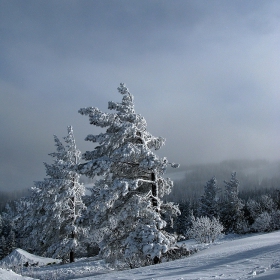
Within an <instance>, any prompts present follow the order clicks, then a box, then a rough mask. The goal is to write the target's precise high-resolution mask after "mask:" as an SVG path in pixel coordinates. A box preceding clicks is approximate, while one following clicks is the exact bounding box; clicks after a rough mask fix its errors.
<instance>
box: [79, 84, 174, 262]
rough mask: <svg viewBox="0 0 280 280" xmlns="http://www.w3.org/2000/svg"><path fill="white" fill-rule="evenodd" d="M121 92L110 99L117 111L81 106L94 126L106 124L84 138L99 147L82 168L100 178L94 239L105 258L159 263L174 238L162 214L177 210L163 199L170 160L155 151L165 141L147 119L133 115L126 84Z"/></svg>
mask: <svg viewBox="0 0 280 280" xmlns="http://www.w3.org/2000/svg"><path fill="white" fill-rule="evenodd" d="M118 91H119V93H120V94H121V95H122V96H123V98H122V101H121V103H116V102H109V106H108V108H109V109H110V110H114V111H116V112H113V113H105V112H102V111H100V110H99V109H98V108H93V107H88V108H82V109H80V110H79V113H80V114H82V115H87V116H89V121H90V124H92V125H95V126H98V127H101V128H105V127H106V128H107V130H106V132H105V133H100V134H99V135H88V136H87V137H86V141H91V142H93V143H94V144H95V145H96V147H95V149H94V150H93V151H88V152H86V153H84V154H83V159H84V160H85V161H86V162H85V163H84V164H81V165H80V166H79V170H80V172H81V173H82V174H85V175H86V176H88V177H91V178H93V177H95V176H100V179H99V180H97V182H96V183H95V185H94V187H93V189H92V200H93V202H92V204H91V205H90V206H89V208H88V210H89V215H88V217H89V219H90V223H91V227H92V233H93V236H94V240H95V241H96V242H98V243H99V245H100V249H101V254H102V255H103V256H104V257H105V258H106V259H107V260H110V261H115V260H117V259H118V260H126V261H129V262H130V263H132V262H133V260H132V259H133V258H137V259H139V260H145V259H147V258H149V259H152V260H154V262H157V261H159V259H160V257H161V255H162V253H164V252H166V251H167V250H168V249H169V248H170V246H172V245H173V244H174V243H175V241H176V240H175V237H174V236H173V235H171V234H168V233H167V232H165V231H164V227H165V226H166V222H165V221H164V220H163V219H162V216H161V214H162V213H163V212H165V214H168V215H169V216H170V215H176V214H177V213H178V212H179V210H178V208H177V207H176V206H175V205H173V204H172V203H167V204H164V203H163V202H162V200H161V198H162V197H163V196H164V195H166V194H169V193H170V191H171V189H172V186H173V183H172V181H171V180H170V179H168V178H167V179H165V178H163V175H164V173H165V171H166V168H167V166H168V161H167V159H166V158H162V159H161V158H159V157H157V156H156V155H155V154H154V153H153V152H152V150H151V149H155V150H158V149H160V148H161V147H162V145H163V144H164V143H165V139H163V138H162V137H154V136H152V135H151V134H150V133H149V132H148V131H147V129H146V128H147V123H146V120H145V119H144V118H143V117H142V116H141V115H140V114H136V113H135V110H134V103H133V96H132V94H131V93H130V92H129V90H128V88H127V87H126V86H125V85H124V84H120V87H118ZM171 166H172V167H178V165H176V164H171Z"/></svg>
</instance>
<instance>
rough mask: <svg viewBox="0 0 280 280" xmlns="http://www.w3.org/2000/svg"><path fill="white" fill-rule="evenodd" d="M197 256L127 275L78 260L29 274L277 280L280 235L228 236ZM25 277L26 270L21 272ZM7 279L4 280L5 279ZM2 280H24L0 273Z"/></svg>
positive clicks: (279, 275)
mask: <svg viewBox="0 0 280 280" xmlns="http://www.w3.org/2000/svg"><path fill="white" fill-rule="evenodd" d="M205 248H206V249H203V250H201V251H199V252H198V253H196V254H194V255H192V256H190V257H187V258H184V259H181V260H177V261H173V262H168V263H162V264H159V265H153V266H148V267H143V268H137V269H132V270H126V271H112V270H110V269H109V268H108V267H107V266H106V264H105V263H104V262H103V261H102V260H97V259H94V258H91V259H84V260H79V261H77V262H76V263H74V264H66V265H53V266H45V267H40V268H34V269H33V271H29V273H30V274H28V275H29V276H32V277H33V279H61V280H62V279H83V280H89V279H102V280H106V279H107V280H109V279H110V280H113V279H122V280H125V279H127V280H128V279H129V280H131V279H135V280H138V279H150V280H152V279H154V280H156V279H165V280H167V279H168V280H169V279H170V280H171V279H177V280H179V279H180V280H183V279H191V280H195V279H197V280H198V279H200V280H210V279H258V280H261V279H266V280H279V279H280V231H276V232H272V233H267V234H255V235H243V236H227V237H226V238H224V239H222V240H220V241H219V242H217V243H215V244H212V245H207V246H205ZM23 272H24V275H27V272H28V271H27V270H26V269H25V270H23ZM5 277H6V278H5ZM0 279H1V280H6V279H9V280H15V279H17V280H25V279H26V280H27V279H30V278H27V277H21V276H19V275H17V274H15V273H14V272H11V271H7V270H4V269H0Z"/></svg>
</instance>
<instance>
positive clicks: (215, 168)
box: [166, 160, 280, 203]
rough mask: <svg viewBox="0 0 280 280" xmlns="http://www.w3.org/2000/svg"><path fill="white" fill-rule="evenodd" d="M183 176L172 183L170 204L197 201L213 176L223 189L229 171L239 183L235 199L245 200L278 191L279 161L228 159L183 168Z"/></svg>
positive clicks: (181, 169)
mask: <svg viewBox="0 0 280 280" xmlns="http://www.w3.org/2000/svg"><path fill="white" fill-rule="evenodd" d="M180 171H185V177H184V178H183V179H181V180H176V181H174V188H173V190H172V192H171V194H170V195H169V196H167V197H166V200H168V201H173V202H177V203H179V202H184V201H186V202H187V201H193V202H195V201H197V200H198V199H199V198H200V197H201V195H202V194H203V191H204V186H205V184H206V182H207V181H208V180H209V179H211V178H212V177H213V176H215V177H216V179H217V184H218V186H219V187H220V188H221V189H222V190H223V186H224V181H227V180H228V179H229V178H230V175H231V173H232V172H237V176H238V180H239V182H240V187H239V196H240V198H242V199H245V200H247V199H248V198H249V197H251V198H255V197H257V196H261V195H262V194H268V193H272V192H273V190H276V189H280V161H277V162H269V161H266V160H228V161H223V162H220V163H212V164H199V165H190V166H183V167H181V168H180Z"/></svg>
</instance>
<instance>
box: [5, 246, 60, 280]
mask: <svg viewBox="0 0 280 280" xmlns="http://www.w3.org/2000/svg"><path fill="white" fill-rule="evenodd" d="M27 262H28V265H32V264H38V266H42V265H47V264H49V263H59V262H61V260H57V259H52V258H43V257H39V256H36V255H33V254H30V253H28V252H26V251H24V250H22V249H19V248H17V249H15V250H14V251H13V252H12V253H11V254H9V255H8V256H6V257H5V258H4V259H2V260H1V261H0V267H12V266H18V265H24V264H26V263H27ZM0 279H1V278H0Z"/></svg>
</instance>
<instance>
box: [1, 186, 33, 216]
mask: <svg viewBox="0 0 280 280" xmlns="http://www.w3.org/2000/svg"><path fill="white" fill-rule="evenodd" d="M27 194H28V189H23V190H13V191H11V192H8V191H0V213H1V212H2V211H3V210H4V208H5V206H6V204H7V203H8V202H11V201H14V200H17V199H19V198H21V197H24V196H26V195H27Z"/></svg>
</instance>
